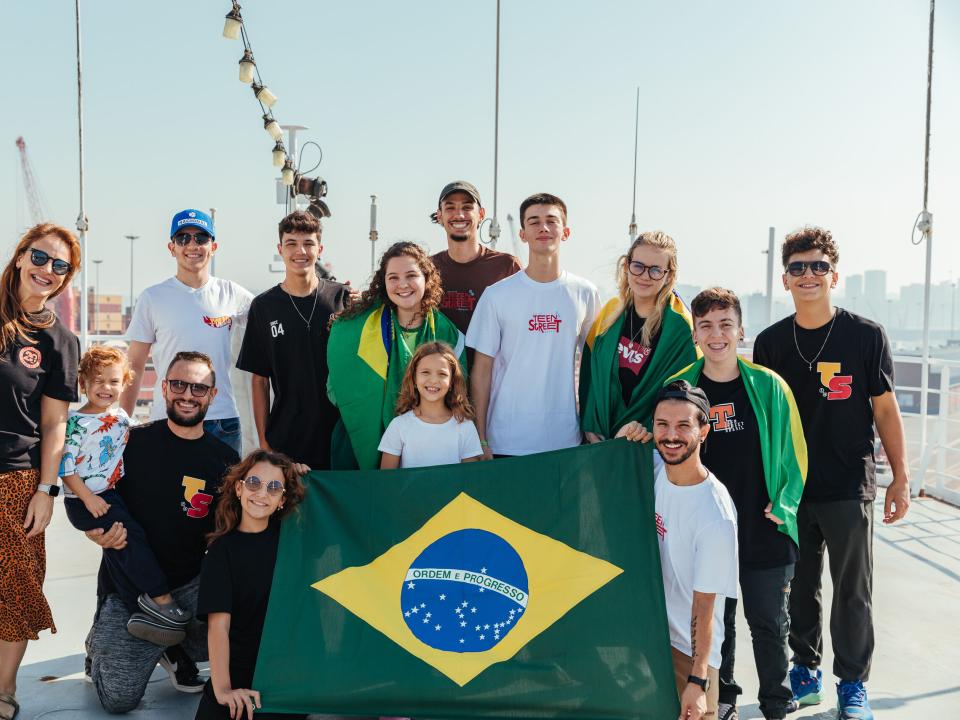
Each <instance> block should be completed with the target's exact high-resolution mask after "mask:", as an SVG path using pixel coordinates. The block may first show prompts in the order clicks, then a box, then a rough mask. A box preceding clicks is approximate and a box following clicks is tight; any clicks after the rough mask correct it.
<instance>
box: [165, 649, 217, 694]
mask: <svg viewBox="0 0 960 720" xmlns="http://www.w3.org/2000/svg"><path fill="white" fill-rule="evenodd" d="M159 662H160V667H162V668H163V669H164V670H166V671H167V674H168V675H169V676H170V682H171V683H173V687H175V688H176V689H177V690H179V691H180V692H184V693H198V692H203V686H204V684H205V683H206V680H204V679H203V678H201V677H200V671H199V670H198V669H197V666H196V665H195V664H194V662H193V660H191V659H190V656H189V655H187V653H186V652H185V651H184V649H183V648H182V647H180V646H179V645H174V646H173V647H168V648H167V649H166V650H164V651H163V655H161V656H160V660H159Z"/></svg>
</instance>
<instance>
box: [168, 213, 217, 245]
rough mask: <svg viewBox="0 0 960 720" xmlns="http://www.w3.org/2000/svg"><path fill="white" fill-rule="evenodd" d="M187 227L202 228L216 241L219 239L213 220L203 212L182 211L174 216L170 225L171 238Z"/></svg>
mask: <svg viewBox="0 0 960 720" xmlns="http://www.w3.org/2000/svg"><path fill="white" fill-rule="evenodd" d="M185 227H195V228H200V229H201V230H203V231H204V232H206V233H209V234H210V237H212V238H213V239H214V240H216V239H217V234H216V232H214V230H213V218H212V217H210V216H209V215H207V214H206V213H205V212H203V210H190V209H188V210H181V211H180V212H178V213H177V214H176V215H174V216H173V221H172V222H171V223H170V237H173V236H174V235H176V234H177V233H178V232H179V231H180V230H182V229H183V228H185Z"/></svg>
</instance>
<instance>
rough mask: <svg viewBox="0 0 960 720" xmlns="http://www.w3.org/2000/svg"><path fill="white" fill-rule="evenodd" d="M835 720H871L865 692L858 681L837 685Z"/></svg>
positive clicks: (871, 716) (843, 681)
mask: <svg viewBox="0 0 960 720" xmlns="http://www.w3.org/2000/svg"><path fill="white" fill-rule="evenodd" d="M837 710H838V712H837V720H873V711H872V710H871V709H870V703H869V702H867V690H866V688H864V687H863V683H862V682H860V681H859V680H841V681H840V682H838V683H837Z"/></svg>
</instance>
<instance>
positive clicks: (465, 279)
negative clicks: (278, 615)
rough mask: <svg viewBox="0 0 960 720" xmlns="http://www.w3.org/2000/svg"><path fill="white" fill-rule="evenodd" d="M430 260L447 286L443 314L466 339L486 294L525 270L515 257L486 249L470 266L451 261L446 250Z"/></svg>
mask: <svg viewBox="0 0 960 720" xmlns="http://www.w3.org/2000/svg"><path fill="white" fill-rule="evenodd" d="M430 259H431V260H432V261H433V264H434V265H436V266H437V270H439V271H440V279H441V281H442V282H443V300H441V302H440V310H441V311H442V312H443V314H444V315H446V316H447V317H448V318H450V319H451V320H452V321H453V324H454V325H456V326H457V327H458V328H460V332H462V333H463V334H464V335H466V333H467V326H469V325H470V318H472V317H473V311H474V309H475V308H476V307H477V303H478V302H479V301H480V296H481V295H483V291H484V290H486V289H487V288H488V287H490V286H491V285H493V284H494V283H495V282H498V281H500V280H503V279H504V278H507V277H510V276H511V275H513V274H514V273H515V272H518V271H520V270H521V269H522V268H521V266H520V261H519V260H517V259H516V258H515V257H514V256H513V255H510V254H508V253H502V252H497V251H496V250H490V249H489V248H485V247H482V246H481V247H480V254H479V255H478V256H477V257H476V258H474V259H473V260H471V261H470V262H466V263H459V262H456V261H454V260H451V259H450V253H449V252H447V251H446V250H444V251H443V252H438V253H437V254H436V255H433V256H432V257H431V258H430Z"/></svg>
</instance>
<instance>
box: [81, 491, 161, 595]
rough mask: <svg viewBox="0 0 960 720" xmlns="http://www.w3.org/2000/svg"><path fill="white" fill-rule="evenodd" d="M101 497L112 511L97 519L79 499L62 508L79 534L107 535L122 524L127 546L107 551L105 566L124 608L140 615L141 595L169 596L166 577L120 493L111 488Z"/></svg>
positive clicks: (104, 552) (104, 560) (104, 554)
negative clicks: (92, 531)
mask: <svg viewBox="0 0 960 720" xmlns="http://www.w3.org/2000/svg"><path fill="white" fill-rule="evenodd" d="M100 497H101V499H103V500H105V501H106V502H107V503H109V504H110V509H109V510H107V512H106V514H104V515H101V516H100V517H98V518H95V517H94V516H93V515H91V514H90V512H89V511H88V510H87V507H86V505H84V504H83V501H82V500H80V499H79V498H72V497H70V498H66V499H65V500H64V503H63V504H64V508H65V509H66V511H67V519H68V520H69V521H70V524H71V525H73V526H74V527H75V528H77V530H94V529H96V528H102V529H103V530H104V531H106V530H109V529H110V526H111V525H113V524H114V523H115V522H121V523H123V527H124V528H125V529H126V531H127V546H126V547H125V548H123V549H122V550H112V549H107V550H104V551H103V566H104V567H105V568H106V571H107V574H108V575H109V576H110V580H111V582H113V586H114V588H116V591H117V595H119V596H120V599H121V600H123V604H124V605H126V606H127V609H128V610H129V611H130V612H137V611H139V609H140V608H139V607H138V606H137V598H138V597H139V596H140V594H141V593H145V594H147V595H149V596H150V597H157V596H158V595H166V594H167V593H168V592H170V586H169V584H168V583H167V576H166V575H165V574H164V572H163V570H161V569H160V564H159V563H158V562H157V558H156V556H155V555H154V554H153V550H151V549H150V545H149V544H148V543H147V536H146V534H145V533H144V532H143V528H142V527H140V523H138V522H137V521H136V520H134V519H133V516H132V515H131V514H130V512H129V511H128V510H127V506H126V505H125V504H124V502H123V499H122V498H121V497H120V493H119V492H117V491H116V490H114V489H112V488H111V489H110V490H104V491H103V492H102V493H100Z"/></svg>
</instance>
